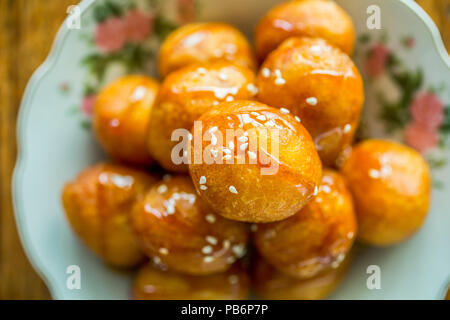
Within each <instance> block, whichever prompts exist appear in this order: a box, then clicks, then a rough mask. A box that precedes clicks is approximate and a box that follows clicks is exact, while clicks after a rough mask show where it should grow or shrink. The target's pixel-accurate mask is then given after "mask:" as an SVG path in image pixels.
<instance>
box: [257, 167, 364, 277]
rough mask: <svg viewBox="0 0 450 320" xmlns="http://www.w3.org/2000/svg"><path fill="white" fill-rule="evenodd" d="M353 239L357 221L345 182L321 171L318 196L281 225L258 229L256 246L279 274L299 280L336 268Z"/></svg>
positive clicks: (263, 225)
mask: <svg viewBox="0 0 450 320" xmlns="http://www.w3.org/2000/svg"><path fill="white" fill-rule="evenodd" d="M355 236H356V217H355V213H354V211H353V203H352V198H351V195H350V192H349V191H348V189H347V186H346V184H345V181H344V178H343V177H342V176H341V175H340V174H339V173H337V172H335V171H333V170H330V169H324V171H323V176H322V183H321V184H320V187H319V191H318V194H317V195H316V196H315V197H314V198H313V199H312V200H311V201H310V202H308V204H307V205H306V206H305V207H303V209H301V210H300V211H299V212H297V213H296V214H294V215H293V216H292V217H289V218H287V219H285V220H283V221H278V222H272V223H265V224H260V225H258V228H257V230H256V232H255V233H254V239H255V245H256V248H257V249H258V251H259V253H260V254H261V256H262V257H263V258H264V259H265V260H266V261H267V262H269V263H270V264H271V265H272V266H274V267H276V268H277V269H278V270H280V271H282V272H284V273H286V274H288V275H290V276H292V277H296V278H299V279H306V278H311V277H314V276H316V275H317V274H319V273H323V272H324V271H327V270H330V269H331V268H336V267H337V266H339V264H340V263H341V262H342V261H343V259H344V257H345V256H346V254H347V253H348V251H349V250H350V248H351V246H352V244H353V240H354V238H355Z"/></svg>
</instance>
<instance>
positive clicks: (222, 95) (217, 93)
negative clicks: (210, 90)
mask: <svg viewBox="0 0 450 320" xmlns="http://www.w3.org/2000/svg"><path fill="white" fill-rule="evenodd" d="M227 94H228V93H227V92H226V91H225V90H223V91H218V90H216V91H214V95H215V96H216V98H217V99H223V98H225V97H226V96H227Z"/></svg>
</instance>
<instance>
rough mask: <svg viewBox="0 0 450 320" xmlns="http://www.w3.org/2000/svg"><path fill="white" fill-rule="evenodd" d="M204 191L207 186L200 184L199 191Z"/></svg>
mask: <svg viewBox="0 0 450 320" xmlns="http://www.w3.org/2000/svg"><path fill="white" fill-rule="evenodd" d="M206 189H208V187H207V186H205V185H204V184H202V185H201V186H200V190H203V191H205V190H206Z"/></svg>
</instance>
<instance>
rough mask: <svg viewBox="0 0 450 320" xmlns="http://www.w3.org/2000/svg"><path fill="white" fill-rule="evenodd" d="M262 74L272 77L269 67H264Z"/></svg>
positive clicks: (265, 76)
mask: <svg viewBox="0 0 450 320" xmlns="http://www.w3.org/2000/svg"><path fill="white" fill-rule="evenodd" d="M261 74H262V76H263V77H264V78H268V77H270V70H269V69H267V68H263V69H262V70H261Z"/></svg>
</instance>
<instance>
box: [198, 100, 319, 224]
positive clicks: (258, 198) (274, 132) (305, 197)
mask: <svg viewBox="0 0 450 320" xmlns="http://www.w3.org/2000/svg"><path fill="white" fill-rule="evenodd" d="M283 112H284V110H283V109H282V110H279V109H276V108H272V107H269V106H267V105H265V104H262V103H259V102H253V101H245V100H240V101H234V102H224V103H222V104H220V105H219V106H217V107H216V108H214V109H211V110H210V111H209V112H207V113H205V114H204V115H203V116H202V117H201V118H200V121H201V122H202V129H203V132H204V133H205V134H204V139H203V140H202V139H201V136H200V137H198V135H199V134H198V132H196V130H194V131H193V136H194V148H193V152H192V153H193V154H194V157H193V159H191V162H192V163H191V164H190V166H189V171H190V174H191V177H192V180H193V182H194V185H195V187H196V189H197V191H198V192H199V193H200V194H201V196H202V198H203V199H205V200H206V201H207V202H208V203H209V205H210V206H211V207H212V208H213V209H214V210H215V211H216V212H217V213H218V214H221V215H222V216H224V217H226V218H229V219H233V220H239V221H246V222H270V221H277V220H282V219H285V218H287V217H289V216H291V215H293V214H294V213H295V212H297V211H298V210H300V209H301V208H302V207H303V206H304V205H305V204H306V203H307V202H308V201H309V200H310V198H311V197H312V196H313V193H314V192H315V190H316V189H317V188H318V185H319V183H320V178H321V175H322V166H321V163H320V159H319V156H318V154H317V152H316V150H315V148H314V144H313V142H312V140H311V137H310V135H309V133H308V132H307V131H306V129H305V128H304V127H303V126H302V125H301V123H299V122H297V121H296V120H295V119H294V117H292V116H290V115H288V114H285V113H283ZM194 129H195V128H194ZM208 140H211V141H208ZM197 141H200V143H199V144H197ZM202 141H203V145H201V144H202ZM202 155H203V157H202Z"/></svg>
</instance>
